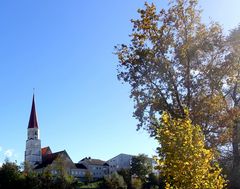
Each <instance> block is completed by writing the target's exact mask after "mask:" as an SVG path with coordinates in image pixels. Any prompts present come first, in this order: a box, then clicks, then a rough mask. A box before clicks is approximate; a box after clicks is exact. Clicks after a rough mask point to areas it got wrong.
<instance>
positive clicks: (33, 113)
mask: <svg viewBox="0 0 240 189" xmlns="http://www.w3.org/2000/svg"><path fill="white" fill-rule="evenodd" d="M28 128H38V121H37V113H36V109H35V100H34V95H33V100H32V109H31V114H30V118H29V122H28Z"/></svg>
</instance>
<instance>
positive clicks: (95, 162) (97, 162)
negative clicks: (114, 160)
mask: <svg viewBox="0 0 240 189" xmlns="http://www.w3.org/2000/svg"><path fill="white" fill-rule="evenodd" d="M78 163H85V164H87V165H106V166H108V164H107V163H106V162H105V161H102V160H100V159H92V158H90V157H85V158H83V159H82V160H81V161H79V162H78Z"/></svg>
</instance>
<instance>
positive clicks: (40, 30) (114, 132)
mask: <svg viewBox="0 0 240 189" xmlns="http://www.w3.org/2000/svg"><path fill="white" fill-rule="evenodd" d="M149 2H157V4H158V6H159V7H160V6H166V1H157V0H156V1H149ZM143 4H144V1H140V0H131V1H128V0H121V1H120V0H118V1H117V0H115V1H114V0H103V1H98V0H88V1H86V0H85V1H84V0H81V1H80V0H69V1H65V0H51V1H48V0H41V1H40V0H36V1H32V0H21V1H19V0H1V1H0V26H1V27H0V88H1V95H0V96H1V98H0V162H3V161H4V159H5V158H6V157H9V159H10V160H12V161H14V160H17V162H18V163H21V162H22V161H23V159H24V150H25V141H26V137H27V136H26V135H27V124H28V119H29V114H30V108H31V101H32V93H33V88H35V96H36V99H35V100H36V108H37V113H38V121H39V127H40V134H41V136H40V137H41V140H42V146H43V147H44V146H50V147H51V148H52V151H59V150H63V149H66V150H67V152H68V153H69V155H70V156H71V158H72V159H73V161H75V162H77V161H79V160H80V159H82V158H84V157H85V156H91V157H93V158H100V159H103V160H108V159H110V158H111V157H113V156H115V155H118V154H119V153H129V154H138V153H145V154H148V155H149V156H151V155H154V154H155V148H156V147H157V143H156V142H155V141H154V140H153V139H152V138H149V136H148V134H147V133H146V132H145V131H143V130H140V131H138V132H137V131H136V120H134V118H132V112H133V102H132V101H131V99H130V98H129V94H130V93H129V92H130V89H129V87H128V85H127V84H124V85H123V84H121V82H119V81H118V80H117V77H116V75H117V71H116V66H117V62H118V61H117V57H116V56H115V55H114V54H113V51H114V45H116V44H118V43H127V42H128V41H129V37H128V35H129V34H130V33H131V23H130V21H129V20H130V19H131V18H137V16H138V15H137V13H136V10H137V9H138V8H141V7H143ZM200 6H201V7H202V8H203V9H204V12H203V19H204V21H205V22H208V21H209V18H211V19H212V20H215V21H219V22H220V24H221V25H223V27H224V28H225V31H226V32H227V31H228V30H229V29H231V28H233V27H235V26H237V24H238V23H239V22H240V13H239V10H238V8H239V7H240V2H239V1H236V0H228V1H226V0H211V1H204V0H201V1H200Z"/></svg>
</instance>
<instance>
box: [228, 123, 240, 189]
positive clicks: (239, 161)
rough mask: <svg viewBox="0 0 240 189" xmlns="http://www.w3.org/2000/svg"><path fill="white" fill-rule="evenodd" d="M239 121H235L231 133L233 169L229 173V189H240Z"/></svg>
mask: <svg viewBox="0 0 240 189" xmlns="http://www.w3.org/2000/svg"><path fill="white" fill-rule="evenodd" d="M239 145H240V120H237V121H236V122H235V124H234V126H233V131H232V147H233V167H232V173H231V187H230V188H231V189H239V188H240V179H239V178H240V154H239Z"/></svg>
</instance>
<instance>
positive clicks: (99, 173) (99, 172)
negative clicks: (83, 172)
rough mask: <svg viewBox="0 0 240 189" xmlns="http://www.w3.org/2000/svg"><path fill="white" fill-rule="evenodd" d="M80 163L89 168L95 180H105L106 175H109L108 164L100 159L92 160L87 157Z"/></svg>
mask: <svg viewBox="0 0 240 189" xmlns="http://www.w3.org/2000/svg"><path fill="white" fill-rule="evenodd" d="M78 163H79V164H82V165H84V166H85V167H87V170H88V171H89V172H90V173H91V174H92V177H93V179H94V180H97V179H100V178H103V177H104V176H105V175H108V174H109V165H108V163H107V162H105V161H102V160H100V159H92V158H91V157H86V158H84V159H82V160H81V161H79V162H78Z"/></svg>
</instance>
